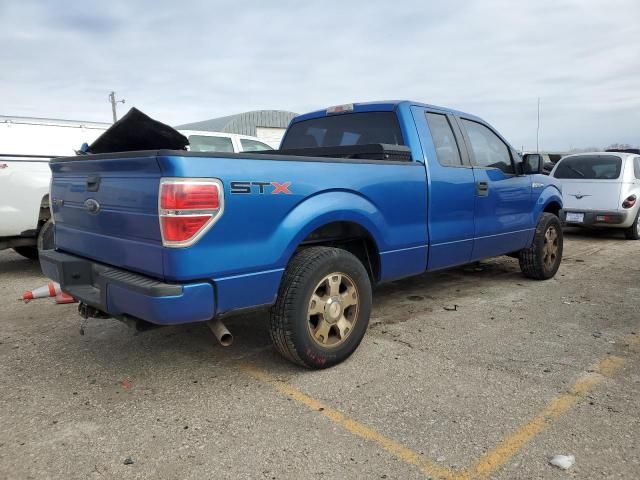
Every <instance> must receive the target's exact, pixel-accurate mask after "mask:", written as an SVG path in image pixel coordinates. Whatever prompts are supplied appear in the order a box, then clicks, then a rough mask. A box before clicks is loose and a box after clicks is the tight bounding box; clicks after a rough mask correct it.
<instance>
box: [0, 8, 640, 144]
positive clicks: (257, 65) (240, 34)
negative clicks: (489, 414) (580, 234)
mask: <svg viewBox="0 0 640 480" xmlns="http://www.w3.org/2000/svg"><path fill="white" fill-rule="evenodd" d="M0 45H2V48H0V115H13V116H32V117H46V118H62V119H73V120H85V121H101V122H108V121H111V107H110V105H109V103H108V99H107V96H108V93H109V92H110V91H112V90H115V91H116V93H117V96H118V97H119V98H124V99H125V100H126V104H125V105H118V109H119V113H120V114H123V113H124V112H125V111H126V110H127V109H128V108H129V107H131V106H135V107H137V108H139V109H141V110H142V111H144V112H145V113H147V114H149V115H151V116H152V117H154V118H156V119H158V120H160V121H163V122H165V123H169V124H172V125H177V124H182V123H188V122H194V121H200V120H206V119H210V118H215V117H219V116H224V115H230V114H234V113H240V112H243V111H248V110H259V109H278V110H288V111H293V112H298V113H303V112H307V111H311V110H317V109H322V108H326V107H327V106H330V105H337V104H343V103H351V102H359V101H372V100H385V99H410V100H415V101H420V102H424V103H429V104H434V105H442V106H447V107H452V108H456V109H458V110H462V111H466V112H469V113H473V114H475V115H478V116H480V117H482V118H484V119H485V120H486V121H488V122H489V123H491V124H492V125H493V126H494V127H495V128H497V129H498V130H499V131H500V132H501V133H502V134H503V136H505V137H506V138H507V139H508V140H509V141H510V142H511V143H512V144H513V145H514V146H515V147H516V148H524V149H525V150H531V149H535V145H536V127H537V99H538V97H539V98H540V99H541V100H540V101H541V126H540V137H539V138H540V148H541V149H547V150H567V149H571V148H588V147H592V146H595V147H604V146H607V145H610V144H612V143H628V144H632V145H640V1H638V0H601V1H596V0H521V1H519V2H515V1H507V0H467V1H460V0H452V1H425V0H416V1H404V0H396V1H389V0H385V1H377V0H366V1H359V0H351V1H349V0H341V1H334V0H322V1H320V0H318V1H315V2H313V1H306V2H302V1H279V0H271V1H253V0H245V1H214V0H211V1H191V0H182V1H180V2H176V1H165V0H141V1H133V0H128V1H120V0H110V1H108V2H104V1H102V2H98V1H95V2H94V1H90V0H85V1H63V0H55V1H54V0H52V1H46V0H41V1H31V0H20V1H15V0H0Z"/></svg>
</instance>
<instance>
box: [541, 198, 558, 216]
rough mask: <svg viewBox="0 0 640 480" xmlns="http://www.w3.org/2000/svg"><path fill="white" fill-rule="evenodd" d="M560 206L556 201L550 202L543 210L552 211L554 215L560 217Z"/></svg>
mask: <svg viewBox="0 0 640 480" xmlns="http://www.w3.org/2000/svg"><path fill="white" fill-rule="evenodd" d="M561 208H562V207H561V206H560V204H559V203H558V202H550V203H549V205H547V206H546V207H544V211H545V212H548V213H553V214H554V215H555V216H556V217H560V209H561Z"/></svg>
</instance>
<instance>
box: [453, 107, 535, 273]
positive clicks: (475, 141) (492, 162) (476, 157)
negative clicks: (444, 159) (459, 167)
mask: <svg viewBox="0 0 640 480" xmlns="http://www.w3.org/2000/svg"><path fill="white" fill-rule="evenodd" d="M459 123H460V127H461V129H462V131H463V135H464V139H465V143H466V145H467V147H468V150H469V156H470V158H471V163H472V164H473V175H474V180H475V208H474V212H475V240H474V244H473V253H472V255H471V259H472V260H478V259H481V258H486V257H491V256H495V255H503V254H505V253H509V252H514V251H517V250H520V249H522V248H524V247H525V246H527V244H528V243H529V242H530V240H531V235H532V232H533V228H534V227H535V219H534V218H533V199H532V194H531V176H530V175H516V163H515V162H516V154H515V152H513V151H512V149H511V148H510V147H509V145H507V143H506V142H505V141H504V140H502V138H500V136H499V135H498V134H497V133H496V132H494V131H493V129H492V128H490V127H489V126H488V125H486V124H484V123H481V122H479V121H477V120H475V119H468V118H464V117H461V118H459Z"/></svg>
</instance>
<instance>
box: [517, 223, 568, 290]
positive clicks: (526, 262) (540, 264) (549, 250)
mask: <svg viewBox="0 0 640 480" xmlns="http://www.w3.org/2000/svg"><path fill="white" fill-rule="evenodd" d="M562 241H563V237H562V226H561V225H560V219H558V217H556V216H555V215H554V214H552V213H543V214H542V215H541V216H540V220H539V221H538V225H537V226H536V232H535V234H534V237H533V244H532V245H531V247H529V248H525V249H524V250H521V251H520V270H522V273H523V274H524V275H525V276H526V277H529V278H533V279H535V280H547V279H549V278H552V277H553V276H554V275H555V274H556V272H557V271H558V268H559V267H560V262H561V261H562Z"/></svg>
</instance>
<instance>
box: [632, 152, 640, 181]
mask: <svg viewBox="0 0 640 480" xmlns="http://www.w3.org/2000/svg"><path fill="white" fill-rule="evenodd" d="M633 173H635V175H636V178H637V179H638V180H640V157H636V158H634V159H633Z"/></svg>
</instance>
